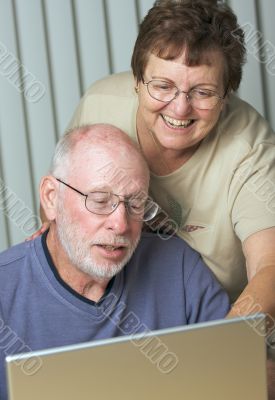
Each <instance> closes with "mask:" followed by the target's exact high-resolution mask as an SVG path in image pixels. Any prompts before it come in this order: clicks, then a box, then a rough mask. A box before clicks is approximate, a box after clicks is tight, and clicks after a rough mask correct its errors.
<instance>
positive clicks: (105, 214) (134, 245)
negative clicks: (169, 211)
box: [0, 124, 229, 400]
mask: <svg viewBox="0 0 275 400" xmlns="http://www.w3.org/2000/svg"><path fill="white" fill-rule="evenodd" d="M148 185H149V172H148V168H147V165H146V163H145V161H144V159H143V157H142V155H141V154H140V153H139V151H138V150H137V148H136V147H135V145H134V144H133V143H132V142H131V140H130V139H129V138H128V137H127V135H126V134H124V133H123V132H121V131H120V130H119V129H117V128H115V127H113V126H110V125H103V124H102V125H100V124H99V125H91V126H86V127H81V128H78V129H74V130H72V131H70V132H69V133H67V134H66V135H64V136H63V137H62V138H61V140H60V142H59V143H58V145H57V147H56V151H55V155H54V158H53V162H52V168H51V173H50V174H49V175H48V176H45V177H44V178H43V179H42V181H41V185H40V198H41V204H42V206H43V208H44V210H45V214H46V217H47V219H48V220H49V221H51V224H50V228H49V230H48V231H47V232H45V233H44V234H43V235H42V236H40V237H38V238H36V239H35V240H33V241H29V242H25V243H22V244H19V245H17V246H15V247H13V248H11V249H9V250H7V251H5V252H4V253H2V254H1V255H0V342H1V350H0V398H1V400H5V399H6V396H7V394H6V385H5V374H4V357H5V356H6V355H7V354H14V353H17V352H25V351H29V350H37V349H42V348H49V347H55V346H60V345H67V344H72V343H80V342H87V341H90V340H94V339H102V338H110V337H114V336H119V335H127V334H128V335H129V334H133V333H136V332H141V331H144V330H154V329H160V328H167V327H172V326H179V325H184V324H190V323H195V322H199V321H205V320H211V319H217V318H222V317H224V316H225V315H226V313H227V312H228V309H229V303H228V298H227V295H226V294H225V292H224V290H223V289H222V288H221V286H220V285H219V283H218V282H217V281H216V280H215V278H214V277H213V275H212V273H211V272H210V271H209V270H208V268H207V267H206V266H205V265H204V263H203V261H202V259H201V258H200V256H199V254H197V253H196V252H195V251H194V250H192V249H191V248H190V247H189V246H188V245H187V244H185V243H184V242H183V240H182V239H179V238H176V237H173V238H170V239H169V240H162V239H161V238H160V237H159V236H157V235H153V234H150V233H145V234H143V235H142V236H141V228H142V224H143V221H145V222H146V221H150V219H152V218H153V217H154V216H155V215H156V213H157V211H158V210H157V205H156V204H155V203H153V202H150V201H149V200H150V199H149V198H148V197H147V192H148ZM7 332H9V334H10V340H9V336H7V334H6V333H7ZM3 335H6V336H5V337H4V336H3ZM15 339H17V341H16V340H15ZM11 341H12V345H11Z"/></svg>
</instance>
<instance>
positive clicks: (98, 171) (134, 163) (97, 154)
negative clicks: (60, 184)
mask: <svg viewBox="0 0 275 400" xmlns="http://www.w3.org/2000/svg"><path fill="white" fill-rule="evenodd" d="M82 149H83V151H82V152H80V151H77V152H75V154H74V155H75V157H74V160H73V163H72V165H71V168H72V169H73V174H74V175H78V179H79V181H82V182H83V183H82V184H84V183H85V186H86V184H87V185H88V186H89V187H90V186H93V187H103V186H109V187H110V188H112V190H113V191H114V192H115V190H119V189H120V190H122V189H126V188H128V193H132V192H134V191H135V190H137V191H139V190H140V189H144V188H145V189H146V190H147V186H148V179H149V177H148V171H147V170H146V167H145V165H144V163H143V160H142V158H141V157H138V155H137V154H135V153H130V152H129V150H128V151H126V149H123V146H122V148H119V149H116V148H115V147H112V148H109V146H103V145H102V144H101V145H95V146H90V147H89V148H87V147H86V148H85V149H84V148H83V147H82ZM78 150H80V147H79V148H78ZM76 171H77V172H76ZM84 181H85V182H84Z"/></svg>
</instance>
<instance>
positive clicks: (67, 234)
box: [57, 209, 140, 280]
mask: <svg viewBox="0 0 275 400" xmlns="http://www.w3.org/2000/svg"><path fill="white" fill-rule="evenodd" d="M58 211H59V220H58V223H57V236H58V239H59V241H60V243H61V245H62V247H63V249H64V250H65V252H66V254H67V256H68V258H69V260H70V262H71V263H72V265H74V266H75V267H76V268H78V269H79V270H80V271H82V272H85V273H86V274H89V275H90V276H92V277H93V278H95V279H98V280H105V279H111V278H112V277H113V276H115V275H116V274H118V273H119V272H120V271H121V270H122V268H123V267H124V266H125V265H126V264H127V262H128V261H129V260H130V258H131V257H132V255H133V253H134V251H135V249H136V247H137V245H138V242H139V240H140V235H139V236H138V238H137V239H136V241H135V242H134V243H131V242H130V240H129V239H127V238H125V237H124V236H115V235H113V236H112V237H110V236H109V237H106V238H105V237H96V238H93V240H88V239H85V238H84V237H83V234H82V233H81V232H80V229H79V227H78V226H76V225H75V224H74V223H73V222H71V220H70V218H69V217H68V216H67V215H66V214H65V212H64V209H62V210H61V209H59V210H58ZM100 243H104V244H106V243H108V244H110V245H112V244H114V245H115V244H116V245H119V244H121V245H123V244H124V245H127V246H128V248H127V253H126V255H125V257H124V258H123V260H122V261H120V262H119V263H115V264H110V261H107V260H106V262H102V263H97V262H96V261H95V260H93V257H92V255H91V248H92V245H93V244H100Z"/></svg>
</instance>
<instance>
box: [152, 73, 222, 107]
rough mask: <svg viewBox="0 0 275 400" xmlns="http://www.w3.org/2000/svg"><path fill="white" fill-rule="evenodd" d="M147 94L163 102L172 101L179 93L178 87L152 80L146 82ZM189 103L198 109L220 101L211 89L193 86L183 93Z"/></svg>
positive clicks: (212, 105) (211, 105)
mask: <svg viewBox="0 0 275 400" xmlns="http://www.w3.org/2000/svg"><path fill="white" fill-rule="evenodd" d="M146 86H147V90H148V93H149V95H150V96H151V97H152V98H153V99H155V100H159V101H163V102H164V103H169V102H170V101H172V100H173V99H174V98H175V97H176V96H177V95H178V94H179V93H181V92H180V91H179V89H178V88H177V87H176V86H175V85H172V84H171V83H169V82H166V81H159V80H152V81H150V82H148V83H146ZM183 93H185V92H183ZM185 94H186V98H187V100H188V101H189V103H190V104H191V105H192V106H193V107H194V108H198V109H200V110H210V109H212V108H214V107H215V106H216V105H217V104H218V102H219V101H220V99H221V98H220V96H219V95H218V94H217V93H215V92H214V91H212V90H208V89H201V88H194V89H192V90H190V92H188V93H185Z"/></svg>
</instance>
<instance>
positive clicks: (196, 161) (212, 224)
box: [70, 72, 275, 300]
mask: <svg viewBox="0 0 275 400" xmlns="http://www.w3.org/2000/svg"><path fill="white" fill-rule="evenodd" d="M134 86H135V83H134V80H133V76H132V74H131V73H130V72H126V73H121V74H116V75H112V76H109V77H107V78H105V79H103V80H101V81H98V82H96V83H95V84H94V85H92V86H91V87H90V89H88V91H87V92H86V94H85V96H84V97H83V99H82V100H81V103H80V104H79V106H78V109H77V110H76V112H75V115H74V117H73V120H72V121H71V124H70V126H71V127H72V126H79V125H82V124H88V123H100V122H102V123H110V124H113V125H115V126H118V127H119V128H121V129H122V130H124V131H125V132H126V133H128V134H129V135H130V136H131V137H132V138H133V139H134V140H135V141H136V142H138V139H137V133H136V113H137V107H138V101H137V95H136V93H135V91H134ZM150 189H151V194H152V196H153V197H154V198H155V199H156V201H157V202H158V204H159V205H160V206H161V207H162V208H163V209H164V210H165V211H166V212H167V213H168V214H169V216H170V217H171V219H173V220H174V221H175V222H176V223H177V225H178V231H177V233H178V235H179V236H180V237H182V238H183V239H185V240H186V241H187V242H188V243H189V244H190V245H191V246H192V247H193V248H195V249H196V250H197V251H199V252H200V253H201V254H202V257H203V259H204V261H205V262H206V264H207V265H208V266H209V267H210V268H211V269H212V271H213V272H214V274H215V275H216V277H217V278H218V280H219V281H220V282H221V283H222V285H223V286H224V287H225V288H226V289H227V291H228V292H229V294H230V296H231V299H232V300H234V299H236V297H237V296H238V295H239V293H240V291H241V290H242V289H243V287H244V286H245V284H246V282H247V276H246V269H245V260H244V256H243V253H242V245H241V242H243V241H244V240H245V239H246V238H247V237H248V236H250V235H251V234H253V233H255V232H258V231H260V230H262V229H266V228H270V227H273V226H275V136H274V134H273V133H272V132H271V130H270V128H269V126H268V124H267V123H266V122H265V120H264V119H263V118H262V117H261V116H260V115H259V114H258V113H257V112H256V111H255V110H254V109H253V108H252V107H251V106H250V105H248V104H247V103H245V102H244V101H242V100H240V99H239V98H237V97H235V96H231V98H230V100H229V102H228V104H227V106H226V107H225V109H224V110H223V112H222V114H221V117H220V120H219V122H218V124H217V125H216V127H215V129H214V130H213V131H212V132H211V133H210V134H209V135H208V136H207V137H206V138H205V139H204V140H203V141H202V143H201V145H200V147H199V148H198V150H197V151H196V152H195V154H194V155H193V156H192V157H191V158H190V159H189V160H188V161H187V162H186V163H185V164H184V165H183V166H182V167H180V168H179V169H178V170H176V171H174V172H173V173H171V174H169V175H166V176H161V177H159V176H155V175H153V174H152V175H151V185H150Z"/></svg>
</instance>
